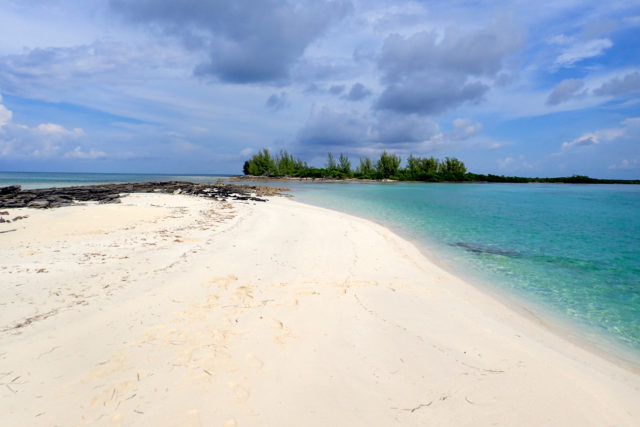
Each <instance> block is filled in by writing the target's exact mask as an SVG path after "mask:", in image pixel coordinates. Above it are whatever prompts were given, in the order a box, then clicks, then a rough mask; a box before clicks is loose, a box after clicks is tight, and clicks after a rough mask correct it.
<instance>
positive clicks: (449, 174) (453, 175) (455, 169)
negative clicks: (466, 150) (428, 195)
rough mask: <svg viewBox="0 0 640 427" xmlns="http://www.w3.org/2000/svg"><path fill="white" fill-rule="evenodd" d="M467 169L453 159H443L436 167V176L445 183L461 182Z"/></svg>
mask: <svg viewBox="0 0 640 427" xmlns="http://www.w3.org/2000/svg"><path fill="white" fill-rule="evenodd" d="M466 173H467V168H466V166H465V165H464V163H462V162H461V161H460V160H458V159H456V158H455V157H445V159H444V160H443V161H442V162H440V164H439V166H438V174H439V175H440V178H441V179H444V180H447V181H462V180H464V179H465V175H466Z"/></svg>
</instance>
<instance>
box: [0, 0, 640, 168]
mask: <svg viewBox="0 0 640 427" xmlns="http://www.w3.org/2000/svg"><path fill="white" fill-rule="evenodd" d="M262 147H269V148H271V149H273V150H280V149H286V150H289V151H290V152H293V153H295V154H297V155H299V156H300V157H302V158H303V159H305V160H307V161H309V162H310V163H312V164H315V165H317V166H322V165H323V164H324V163H325V159H326V153H327V151H332V152H334V153H340V152H342V153H345V154H347V155H349V156H350V157H351V158H352V159H353V160H354V161H357V159H358V157H360V156H365V155H366V156H377V155H378V154H379V153H380V152H381V151H382V150H388V151H392V152H395V153H397V154H399V155H401V156H403V158H404V157H406V156H407V155H409V154H410V153H413V154H414V155H428V156H431V155H433V156H436V157H444V156H453V157H458V158H459V159H461V160H463V161H464V162H465V163H466V164H467V167H468V168H469V169H470V170H472V171H474V172H480V173H498V174H510V175H523V176H560V175H563V176H564V175H572V174H587V175H590V176H595V177H602V178H607V177H619V178H640V4H639V3H638V1H637V0H633V1H627V0H607V1H605V2H603V1H600V0H598V1H591V0H556V1H553V2H532V1H529V0H527V1H524V0H522V1H521V0H511V1H502V0H486V1H482V0H476V1H471V0H448V1H445V0H442V1H440V0H437V1H402V0H395V1H391V0H368V1H364V0H289V1H286V0H234V1H228V0H182V1H175V0H94V1H85V0H56V1H54V0H37V1H36V0H0V170H4V171H80V172H87V171H98V172H159V173H240V172H241V167H242V163H243V161H244V160H245V159H246V158H247V157H248V156H250V155H251V154H252V153H254V152H256V151H257V150H259V149H260V148H262Z"/></svg>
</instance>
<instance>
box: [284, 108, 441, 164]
mask: <svg viewBox="0 0 640 427" xmlns="http://www.w3.org/2000/svg"><path fill="white" fill-rule="evenodd" d="M440 137H441V134H440V133H439V128H438V125H437V124H436V123H435V122H434V121H433V120H430V119H428V118H425V117H423V116H420V115H418V114H399V113H395V112H392V111H380V112H378V113H377V114H375V115H363V114H360V113H358V112H356V111H339V110H334V109H331V108H329V107H326V106H323V107H317V108H315V109H314V110H313V112H312V114H311V115H310V117H309V119H308V120H307V122H306V124H305V125H304V126H303V127H302V129H301V130H300V131H299V132H298V135H297V143H298V144H299V146H300V147H299V148H300V150H301V151H303V152H316V153H323V152H326V151H331V150H342V151H345V152H352V153H353V152H356V151H358V150H362V149H366V147H377V148H380V149H394V150H397V149H405V148H410V147H412V146H415V145H416V144H420V143H425V142H428V141H430V140H433V139H439V138H440Z"/></svg>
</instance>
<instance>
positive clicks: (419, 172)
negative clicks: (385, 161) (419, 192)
mask: <svg viewBox="0 0 640 427" xmlns="http://www.w3.org/2000/svg"><path fill="white" fill-rule="evenodd" d="M438 164H439V162H438V159H436V158H434V157H414V156H413V155H411V156H409V158H408V159H407V167H406V168H405V170H404V172H405V173H404V175H405V178H406V179H411V180H414V181H434V180H435V179H436V177H435V175H436V174H437V173H438Z"/></svg>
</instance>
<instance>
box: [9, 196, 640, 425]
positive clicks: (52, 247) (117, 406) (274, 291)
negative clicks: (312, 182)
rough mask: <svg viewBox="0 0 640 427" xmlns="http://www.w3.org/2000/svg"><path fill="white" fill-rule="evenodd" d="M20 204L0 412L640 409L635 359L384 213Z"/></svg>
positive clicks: (302, 416) (151, 421)
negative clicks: (449, 256)
mask: <svg viewBox="0 0 640 427" xmlns="http://www.w3.org/2000/svg"><path fill="white" fill-rule="evenodd" d="M9 211H10V214H9V215H5V216H4V217H5V218H15V217H16V216H19V215H27V216H28V218H25V219H22V220H19V221H16V222H11V223H2V224H0V260H1V261H0V408H1V410H0V424H1V425H4V426H23V425H43V426H51V425H61V426H71V425H153V426H158V425H168V426H169V425H181V426H182V425H194V426H198V425H203V426H216V425H217V426H354V425H367V426H374V425H375V426H389V425H434V426H435V425H437V426H446V425H504V426H540V425H545V426H549V425H553V426H569V425H580V426H586V425H593V426H603V425H616V426H632V425H636V426H637V425H640V375H639V374H638V372H634V371H633V370H631V369H629V368H625V367H621V366H618V365H616V364H614V363H613V362H611V361H608V360H606V359H603V358H601V357H599V356H597V355H595V354H592V353H590V352H588V351H586V350H584V349H583V348H581V347H579V346H577V345H575V344H573V343H571V342H569V341H566V340H565V339H563V338H561V337H560V336H558V335H556V334H554V333H552V332H551V331H549V330H548V329H547V328H545V327H543V326H542V325H540V324H539V323H537V322H536V321H535V320H533V319H531V318H528V317H526V316H523V315H521V314H519V313H518V312H516V311H514V310H513V309H511V308H509V307H507V306H505V305H504V304H503V303H501V302H499V301H498V300H496V299H495V298H493V297H492V296H490V295H489V294H487V293H485V292H484V291H481V290H479V289H477V288H475V287H473V286H472V285H470V284H468V283H465V282H464V281H462V280H461V279H459V278H457V277H455V276H454V275H452V274H451V273H449V272H447V271H445V270H444V269H442V268H440V267H439V266H438V265H436V264H434V263H433V262H431V261H430V260H428V259H427V258H426V257H425V256H424V255H423V254H422V253H421V252H420V251H419V250H418V249H417V248H416V247H415V246H414V245H413V244H411V243H410V242H407V241H406V240H404V239H402V238H400V237H398V236H397V235H395V234H393V233H392V232H390V231H389V230H387V229H385V228H384V227H381V226H380V225H377V224H375V223H372V222H370V221H366V220H363V219H360V218H356V217H352V216H349V215H346V214H342V213H338V212H334V211H330V210H326V209H321V208H317V207H312V206H308V205H304V204H301V203H298V202H295V201H293V200H290V199H287V198H283V197H274V198H271V199H270V200H269V201H268V202H267V203H259V202H240V201H237V202H229V203H227V202H215V201H212V200H205V199H201V198H195V197H189V196H184V195H163V194H144V195H143V194H132V195H129V196H127V197H123V199H122V203H121V204H111V205H98V204H87V205H83V206H71V207H64V208H57V209H52V210H32V209H13V210H9ZM10 230H13V231H10Z"/></svg>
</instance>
